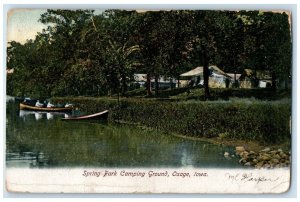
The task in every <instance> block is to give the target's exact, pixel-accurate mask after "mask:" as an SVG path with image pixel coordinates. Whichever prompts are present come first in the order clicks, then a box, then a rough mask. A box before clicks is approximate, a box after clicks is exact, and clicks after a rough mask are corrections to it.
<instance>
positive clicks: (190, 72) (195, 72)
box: [180, 65, 228, 77]
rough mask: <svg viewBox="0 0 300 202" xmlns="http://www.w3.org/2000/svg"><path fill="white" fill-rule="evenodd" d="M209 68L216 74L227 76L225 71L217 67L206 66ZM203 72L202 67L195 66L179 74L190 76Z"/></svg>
mask: <svg viewBox="0 0 300 202" xmlns="http://www.w3.org/2000/svg"><path fill="white" fill-rule="evenodd" d="M208 68H209V69H211V70H213V71H214V72H215V73H217V74H221V75H224V76H228V75H227V74H226V73H225V72H223V71H222V70H221V69H220V68H219V67H217V66H215V65H212V66H209V67H208ZM202 74H203V67H196V68H195V69H192V70H190V71H188V72H185V73H183V74H180V76H182V77H190V76H199V75H202Z"/></svg>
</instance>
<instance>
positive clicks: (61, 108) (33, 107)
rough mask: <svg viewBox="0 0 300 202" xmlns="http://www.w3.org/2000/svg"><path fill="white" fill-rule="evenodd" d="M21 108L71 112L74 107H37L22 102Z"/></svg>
mask: <svg viewBox="0 0 300 202" xmlns="http://www.w3.org/2000/svg"><path fill="white" fill-rule="evenodd" d="M20 109H21V110H31V111H44V112H71V111H72V110H73V107H36V106H31V105H27V104H24V103H20Z"/></svg>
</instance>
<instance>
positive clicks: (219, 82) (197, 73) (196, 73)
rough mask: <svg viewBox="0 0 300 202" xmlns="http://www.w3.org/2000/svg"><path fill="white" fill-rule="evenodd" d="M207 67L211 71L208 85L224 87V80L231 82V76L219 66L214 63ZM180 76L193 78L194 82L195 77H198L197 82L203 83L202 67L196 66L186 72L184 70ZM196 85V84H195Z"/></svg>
mask: <svg viewBox="0 0 300 202" xmlns="http://www.w3.org/2000/svg"><path fill="white" fill-rule="evenodd" d="M208 69H209V70H210V71H211V74H210V79H209V85H210V87H216V88H225V87H226V80H229V81H230V83H232V78H231V77H230V76H229V75H227V74H226V73H225V72H223V71H222V70H221V69H220V68H218V67H217V66H215V65H212V66H209V67H208ZM180 77H181V78H183V79H184V78H185V79H189V80H193V81H194V82H195V81H196V80H197V77H198V78H200V80H201V81H200V82H199V84H203V67H196V68H195V69H192V70H190V71H188V72H185V73H183V74H181V75H180ZM196 85H197V84H196Z"/></svg>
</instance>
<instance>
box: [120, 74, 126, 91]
mask: <svg viewBox="0 0 300 202" xmlns="http://www.w3.org/2000/svg"><path fill="white" fill-rule="evenodd" d="M121 79H122V88H121V89H122V91H121V93H122V95H124V94H125V93H126V91H127V83H126V75H124V74H123V75H122V78H121Z"/></svg>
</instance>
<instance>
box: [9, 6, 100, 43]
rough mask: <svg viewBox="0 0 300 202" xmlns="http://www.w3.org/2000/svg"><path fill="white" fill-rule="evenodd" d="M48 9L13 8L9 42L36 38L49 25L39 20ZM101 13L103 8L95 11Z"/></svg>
mask: <svg viewBox="0 0 300 202" xmlns="http://www.w3.org/2000/svg"><path fill="white" fill-rule="evenodd" d="M46 11H47V10H46V9H12V10H10V11H9V12H8V13H7V42H9V41H13V40H14V41H17V42H20V43H22V44H24V43H25V42H26V40H27V39H34V38H35V36H36V34H37V32H42V30H43V29H46V28H47V26H46V25H44V24H42V23H41V22H39V21H38V20H39V18H40V16H41V14H42V13H45V12H46ZM94 13H95V14H99V13H101V10H97V11H95V12H94Z"/></svg>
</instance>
